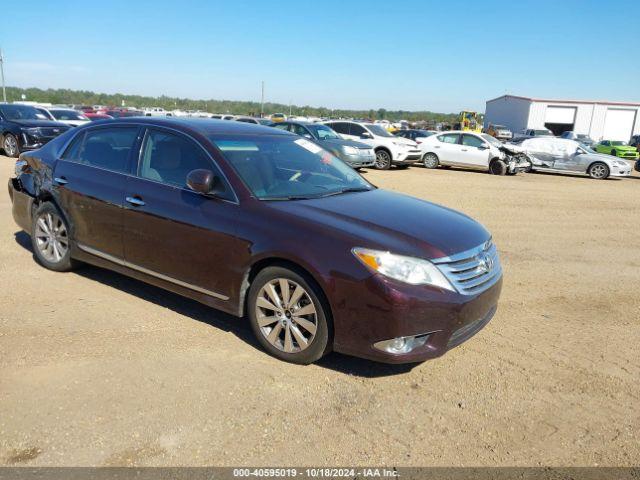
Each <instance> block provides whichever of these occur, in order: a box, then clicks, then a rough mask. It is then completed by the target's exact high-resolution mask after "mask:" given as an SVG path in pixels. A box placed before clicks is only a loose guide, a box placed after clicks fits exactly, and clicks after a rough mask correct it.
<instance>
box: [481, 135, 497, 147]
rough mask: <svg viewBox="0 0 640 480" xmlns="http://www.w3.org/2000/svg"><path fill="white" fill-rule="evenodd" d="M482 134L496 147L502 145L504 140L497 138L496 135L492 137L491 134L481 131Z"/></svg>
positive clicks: (483, 137) (484, 138)
mask: <svg viewBox="0 0 640 480" xmlns="http://www.w3.org/2000/svg"><path fill="white" fill-rule="evenodd" d="M480 136H481V137H482V139H483V140H485V141H487V142H489V144H490V145H493V146H494V147H498V148H500V147H501V146H502V142H501V141H500V140H497V139H496V138H495V137H492V136H491V135H488V134H486V133H481V134H480Z"/></svg>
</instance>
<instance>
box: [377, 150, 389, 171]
mask: <svg viewBox="0 0 640 480" xmlns="http://www.w3.org/2000/svg"><path fill="white" fill-rule="evenodd" d="M390 166H391V157H390V156H389V154H388V153H387V152H385V151H384V150H378V151H377V152H376V168H377V169H379V170H386V169H388V168H389V167H390Z"/></svg>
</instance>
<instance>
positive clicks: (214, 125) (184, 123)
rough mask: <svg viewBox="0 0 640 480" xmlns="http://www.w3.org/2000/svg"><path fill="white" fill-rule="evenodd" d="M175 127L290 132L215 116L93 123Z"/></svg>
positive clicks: (228, 131) (220, 131)
mask: <svg viewBox="0 0 640 480" xmlns="http://www.w3.org/2000/svg"><path fill="white" fill-rule="evenodd" d="M132 123H133V124H138V125H148V126H158V127H168V128H175V129H178V130H191V131H196V132H198V133H200V134H202V135H209V134H212V133H215V134H265V135H288V134H289V133H288V132H284V131H283V130H279V129H276V128H272V127H268V126H265V125H257V124H255V123H246V122H229V121H228V120H217V119H213V118H185V117H181V118H179V117H123V118H119V119H117V120H105V121H104V122H101V123H97V122H96V123H94V124H93V125H128V124H132Z"/></svg>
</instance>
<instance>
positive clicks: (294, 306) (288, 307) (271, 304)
mask: <svg viewBox="0 0 640 480" xmlns="http://www.w3.org/2000/svg"><path fill="white" fill-rule="evenodd" d="M256 319H257V322H258V326H259V328H260V332H261V333H262V335H264V337H265V338H266V339H267V341H268V342H269V343H270V344H271V345H273V346H274V347H275V348H277V349H278V350H281V351H283V352H286V353H297V352H301V351H302V350H305V349H306V348H307V347H309V345H311V343H312V342H313V339H314V337H315V335H316V331H317V329H318V317H317V312H316V307H315V305H314V303H313V300H312V299H311V296H310V295H309V293H308V292H307V291H306V290H305V289H304V288H303V287H302V286H301V285H299V284H298V283H296V282H294V281H292V280H289V279H287V278H276V279H273V280H271V281H269V282H267V283H266V284H265V285H264V286H263V287H262V288H261V289H260V292H259V293H258V298H257V299H256Z"/></svg>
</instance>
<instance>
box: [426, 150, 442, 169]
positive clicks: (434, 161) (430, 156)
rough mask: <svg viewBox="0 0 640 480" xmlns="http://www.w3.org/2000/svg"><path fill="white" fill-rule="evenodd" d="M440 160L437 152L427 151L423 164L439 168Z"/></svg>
mask: <svg viewBox="0 0 640 480" xmlns="http://www.w3.org/2000/svg"><path fill="white" fill-rule="evenodd" d="M439 163H440V161H439V160H438V156H437V155H436V154H435V153H425V154H424V157H422V164H423V165H424V166H425V168H437V167H438V164H439Z"/></svg>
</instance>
